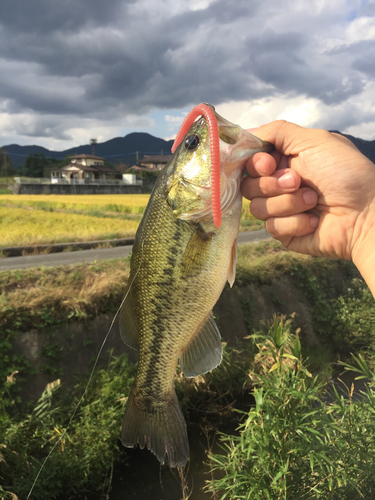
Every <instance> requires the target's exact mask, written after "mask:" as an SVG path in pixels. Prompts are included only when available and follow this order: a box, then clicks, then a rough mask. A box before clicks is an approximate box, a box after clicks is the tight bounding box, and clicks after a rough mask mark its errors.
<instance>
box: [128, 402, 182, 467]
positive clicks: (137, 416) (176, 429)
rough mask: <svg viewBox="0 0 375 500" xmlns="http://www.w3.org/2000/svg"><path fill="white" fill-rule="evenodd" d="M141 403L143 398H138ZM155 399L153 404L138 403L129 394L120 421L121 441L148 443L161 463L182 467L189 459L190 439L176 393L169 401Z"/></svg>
mask: <svg viewBox="0 0 375 500" xmlns="http://www.w3.org/2000/svg"><path fill="white" fill-rule="evenodd" d="M141 403H142V402H141ZM155 403H158V404H157V405H155V407H154V408H152V410H151V409H149V408H146V407H145V405H143V404H140V405H138V404H137V399H136V398H135V397H134V395H132V393H131V394H130V396H129V399H128V402H127V405H126V408H125V414H124V420H123V424H122V433H121V443H122V445H123V446H125V447H127V448H133V447H134V446H136V445H137V444H138V445H139V447H140V448H141V449H143V448H144V447H147V449H148V450H150V451H151V452H152V453H153V454H154V455H155V456H156V458H157V459H158V460H159V462H160V463H161V464H165V463H166V464H168V465H169V467H183V466H185V465H186V463H187V461H188V459H189V442H188V437H187V430H186V422H185V419H184V416H183V414H182V411H181V409H180V406H179V403H178V399H177V396H176V394H175V393H173V394H172V395H171V398H170V400H169V401H166V402H164V401H163V402H155Z"/></svg>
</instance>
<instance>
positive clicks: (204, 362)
mask: <svg viewBox="0 0 375 500" xmlns="http://www.w3.org/2000/svg"><path fill="white" fill-rule="evenodd" d="M222 353H223V346H222V344H221V337H220V332H219V329H218V327H217V325H216V323H215V319H214V317H213V314H212V313H210V314H209V316H208V318H207V320H206V322H205V323H204V325H203V326H202V328H201V329H200V330H199V331H198V333H197V334H196V335H194V337H193V338H192V340H191V341H190V342H189V344H188V345H187V347H186V348H185V350H184V352H183V354H182V356H181V358H180V366H181V370H182V371H183V373H184V375H185V377H196V376H197V375H201V374H202V373H207V372H210V371H211V370H213V369H214V368H215V367H216V366H217V365H219V364H220V362H221V357H222Z"/></svg>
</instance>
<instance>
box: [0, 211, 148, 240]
mask: <svg viewBox="0 0 375 500" xmlns="http://www.w3.org/2000/svg"><path fill="white" fill-rule="evenodd" d="M25 215H26V214H25V210H24V209H22V208H14V209H12V210H9V209H7V208H4V207H0V220H1V225H2V227H3V229H2V235H1V245H0V248H1V247H2V248H4V247H7V246H18V245H20V246H23V245H25V246H32V245H38V244H50V243H51V244H52V243H64V242H70V241H94V240H106V239H114V238H125V237H134V236H135V233H136V231H137V227H138V224H139V222H138V221H135V220H123V219H119V218H109V217H89V216H88V215H79V214H64V213H59V212H45V211H42V210H33V211H32V212H28V213H27V217H25Z"/></svg>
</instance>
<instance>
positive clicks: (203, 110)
mask: <svg viewBox="0 0 375 500" xmlns="http://www.w3.org/2000/svg"><path fill="white" fill-rule="evenodd" d="M200 115H203V116H204V117H205V118H206V120H207V123H208V130H209V133H210V148H211V192H212V214H213V217H214V223H215V226H216V227H220V224H221V199H220V143H219V126H218V124H217V120H216V115H215V112H214V110H213V109H212V108H210V106H207V104H204V103H201V104H198V106H195V108H193V109H192V110H191V111H190V113H189V114H188V115H187V117H186V118H185V120H184V121H183V122H182V125H181V127H180V130H179V131H178V134H177V136H176V139H175V141H174V143H173V146H172V153H174V152H175V151H176V149H177V146H178V145H179V144H180V142H181V141H182V140H183V138H184V137H185V135H186V133H187V131H188V130H189V128H190V127H191V126H192V124H193V123H194V121H195V119H196V118H197V117H198V116H200Z"/></svg>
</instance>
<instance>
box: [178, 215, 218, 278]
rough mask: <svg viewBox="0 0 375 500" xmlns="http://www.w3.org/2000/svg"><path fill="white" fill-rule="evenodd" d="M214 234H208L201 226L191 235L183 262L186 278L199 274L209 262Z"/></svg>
mask: <svg viewBox="0 0 375 500" xmlns="http://www.w3.org/2000/svg"><path fill="white" fill-rule="evenodd" d="M213 234H214V233H206V232H205V231H204V230H203V229H202V228H201V227H200V226H199V225H198V226H197V228H196V230H195V231H194V233H193V234H192V235H191V238H190V240H189V243H188V244H187V246H186V250H185V253H184V256H183V258H182V262H181V274H182V276H184V277H187V276H192V275H194V274H199V273H200V271H201V270H202V268H203V266H204V264H205V262H206V261H207V258H208V254H209V250H210V247H211V242H212V236H213Z"/></svg>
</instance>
